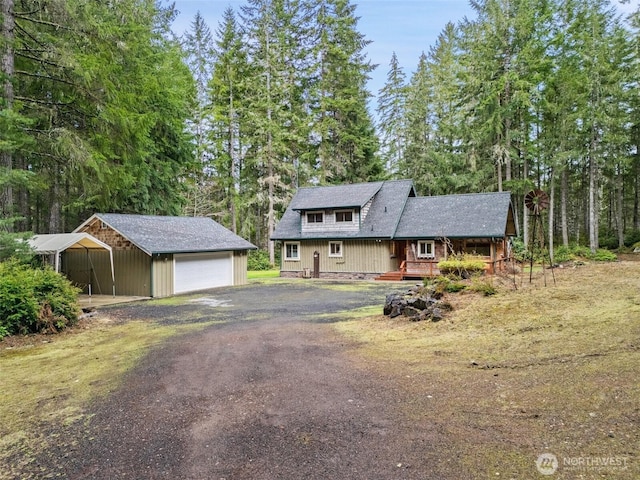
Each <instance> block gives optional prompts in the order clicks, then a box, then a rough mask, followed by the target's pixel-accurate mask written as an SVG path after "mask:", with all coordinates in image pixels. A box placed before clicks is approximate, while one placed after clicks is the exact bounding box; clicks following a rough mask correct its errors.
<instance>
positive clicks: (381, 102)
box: [377, 52, 407, 176]
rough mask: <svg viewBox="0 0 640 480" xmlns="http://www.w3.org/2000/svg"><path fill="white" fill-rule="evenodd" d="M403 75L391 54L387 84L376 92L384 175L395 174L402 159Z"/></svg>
mask: <svg viewBox="0 0 640 480" xmlns="http://www.w3.org/2000/svg"><path fill="white" fill-rule="evenodd" d="M405 78H406V77H405V74H404V71H403V70H402V67H401V66H400V64H399V63H398V57H397V56H396V53H395V52H393V54H392V55H391V61H390V63H389V72H388V73H387V81H386V83H385V85H384V86H383V87H382V88H381V89H380V91H379V92H378V108H377V111H378V119H379V120H378V122H379V123H378V130H379V132H380V142H381V145H380V147H381V152H382V160H383V161H384V162H385V167H386V171H387V174H388V175H391V176H394V175H397V173H398V165H399V164H400V161H401V159H402V158H403V156H404V146H405V143H406V142H405V139H404V132H405V128H404V120H405V118H406V113H405V109H406V100H407V99H406V85H405Z"/></svg>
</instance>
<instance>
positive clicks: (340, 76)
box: [311, 0, 384, 184]
mask: <svg viewBox="0 0 640 480" xmlns="http://www.w3.org/2000/svg"><path fill="white" fill-rule="evenodd" d="M315 8H316V17H317V21H316V29H317V33H316V38H317V42H316V48H315V50H314V52H313V54H314V56H315V58H316V67H315V78H316V81H315V83H314V86H313V90H312V93H311V96H312V98H313V101H314V104H313V108H312V113H313V116H314V118H313V133H312V135H313V138H314V139H315V142H316V145H317V156H316V161H315V168H316V180H317V181H318V182H319V183H322V184H324V183H345V182H358V181H367V180H373V179H377V178H380V177H381V176H382V175H383V173H384V172H383V167H382V162H381V160H380V158H379V157H378V155H377V151H378V140H377V137H376V135H375V129H374V126H373V121H372V118H371V115H370V113H369V111H368V109H367V103H368V100H369V97H370V94H369V92H368V91H367V88H366V83H367V80H368V79H369V73H370V72H371V71H372V70H373V68H375V67H374V66H373V65H372V64H371V63H370V62H369V61H368V60H367V58H366V54H365V53H364V49H365V47H366V46H367V45H368V44H369V43H370V41H368V40H366V39H365V37H364V35H363V34H362V33H360V32H359V31H358V29H357V24H358V17H357V16H356V15H355V10H356V7H355V5H352V4H351V3H350V2H349V0H318V1H317V3H316V6H315Z"/></svg>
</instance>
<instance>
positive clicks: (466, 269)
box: [438, 255, 485, 278]
mask: <svg viewBox="0 0 640 480" xmlns="http://www.w3.org/2000/svg"><path fill="white" fill-rule="evenodd" d="M484 269H485V262H484V260H483V259H482V258H480V257H476V256H473V255H454V256H452V257H451V258H450V259H449V260H441V261H439V262H438V270H440V273H442V274H443V275H453V276H455V277H458V278H470V277H472V276H474V275H480V274H482V273H483V272H484Z"/></svg>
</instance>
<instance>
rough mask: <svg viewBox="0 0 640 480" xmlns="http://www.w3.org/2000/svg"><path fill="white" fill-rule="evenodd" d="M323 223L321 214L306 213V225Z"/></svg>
mask: <svg viewBox="0 0 640 480" xmlns="http://www.w3.org/2000/svg"><path fill="white" fill-rule="evenodd" d="M322 222H324V214H323V213H322V212H307V223H322Z"/></svg>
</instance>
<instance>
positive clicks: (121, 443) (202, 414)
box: [39, 282, 451, 480]
mask: <svg viewBox="0 0 640 480" xmlns="http://www.w3.org/2000/svg"><path fill="white" fill-rule="evenodd" d="M392 289H393V287H389V285H384V284H373V283H365V282H363V283H361V284H359V286H358V287H357V288H353V287H352V284H348V285H347V286H346V287H345V285H341V284H339V283H327V282H300V283H287V284H269V285H250V286H246V287H240V288H233V289H218V290H212V291H210V292H207V293H206V294H203V295H202V296H199V297H198V298H191V299H190V300H189V301H187V302H185V304H184V305H169V304H167V305H162V304H154V302H140V303H136V304H131V305H127V306H120V307H112V308H110V309H108V313H109V315H112V316H114V317H116V318H121V319H123V320H125V321H126V319H127V318H152V319H155V320H160V321H162V322H201V321H210V320H211V319H212V318H213V319H219V320H225V323H222V324H219V325H215V326H210V327H207V328H206V329H204V330H202V331H199V332H198V333H195V334H190V335H187V336H183V337H179V338H178V339H174V340H173V341H172V342H171V343H168V344H166V345H165V346H163V347H161V348H157V349H155V350H153V351H152V352H151V353H150V354H149V355H148V356H147V357H146V358H145V359H144V360H143V361H142V363H141V364H140V365H139V366H138V367H137V368H136V369H135V370H134V371H133V372H132V373H131V374H129V375H128V376H127V378H126V379H125V381H124V383H123V384H122V386H121V388H119V390H118V391H116V392H114V393H113V394H112V395H111V396H110V397H109V398H106V399H103V400H101V401H100V402H99V403H97V404H95V405H94V407H93V408H92V411H91V412H90V414H91V417H90V420H89V421H88V422H85V423H83V424H82V425H72V426H70V427H69V431H68V432H65V433H64V435H66V436H72V437H75V439H76V441H75V442H73V443H74V446H73V447H71V448H70V449H69V448H65V449H64V450H61V451H49V452H48V453H47V455H46V456H43V457H42V458H40V459H39V464H40V466H41V467H42V469H43V471H46V472H49V473H50V474H51V476H49V475H47V477H44V478H54V477H55V476H56V475H57V476H58V477H57V478H60V477H62V478H69V479H125V478H126V479H129V478H130V479H198V480H205V479H206V480H208V479H252V480H259V479H265V480H266V479H269V480H273V479H358V480H361V479H370V480H371V479H385V480H386V479H425V478H429V479H437V478H440V476H441V474H443V473H444V471H445V470H446V469H447V466H446V465H444V464H443V463H442V462H441V461H440V459H439V458H438V457H437V454H436V451H437V450H440V448H442V447H446V446H445V445H443V444H442V443H441V441H440V442H439V448H438V449H433V448H432V447H433V445H434V444H435V443H436V442H438V440H437V438H438V436H437V434H436V432H434V431H433V429H429V428H428V426H426V428H425V426H424V425H416V423H415V420H413V421H412V420H409V419H407V418H405V417H404V416H403V414H402V413H401V405H402V402H403V400H404V395H403V392H402V389H401V388H400V387H399V386H398V383H397V382H396V379H395V377H394V376H382V374H380V373H377V372H376V371H375V370H374V369H373V368H369V366H368V365H367V364H366V363H364V362H363V361H362V359H357V357H356V356H355V354H354V352H353V349H354V347H355V345H353V344H352V343H350V342H349V341H348V340H345V338H343V337H340V336H339V335H338V334H336V333H335V331H334V330H333V329H332V327H331V325H330V323H331V322H334V321H339V320H340V318H342V315H341V314H340V312H341V311H342V312H343V311H345V310H350V309H354V308H358V307H363V306H370V305H376V304H379V305H380V306H382V303H383V301H384V295H385V294H386V293H389V291H390V290H392ZM356 360H357V361H356ZM398 376H402V372H398ZM67 438H68V437H67ZM65 443H67V444H68V442H65ZM440 451H441V450H440ZM450 466H451V465H449V467H450ZM443 469H444V470H443ZM442 476H444V475H442Z"/></svg>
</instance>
